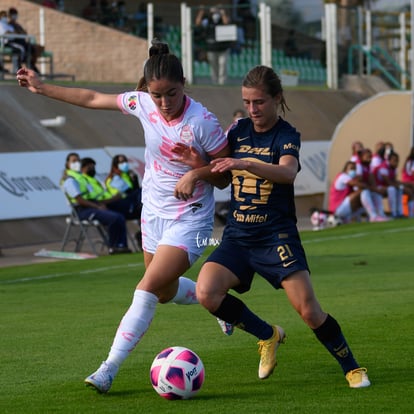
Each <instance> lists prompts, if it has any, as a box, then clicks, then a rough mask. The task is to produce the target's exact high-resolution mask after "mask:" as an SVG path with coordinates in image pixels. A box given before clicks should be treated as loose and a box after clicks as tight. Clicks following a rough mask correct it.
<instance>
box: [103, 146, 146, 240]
mask: <svg viewBox="0 0 414 414" xmlns="http://www.w3.org/2000/svg"><path fill="white" fill-rule="evenodd" d="M105 186H106V188H107V190H108V191H109V192H110V193H111V194H112V195H113V196H115V195H119V194H122V195H123V196H124V197H125V198H126V200H129V201H130V203H129V205H130V208H129V211H128V216H127V217H126V218H127V220H128V219H129V218H130V219H135V220H139V221H141V210H142V200H141V186H140V184H139V180H138V175H137V174H136V173H135V171H133V170H132V169H131V168H130V165H129V163H128V158H127V156H126V155H124V154H117V155H115V156H114V157H113V158H112V163H111V170H110V171H109V174H108V176H107V177H106V179H105ZM135 238H136V240H137V243H138V246H140V247H142V233H141V229H139V230H138V231H137V232H136V233H135Z"/></svg>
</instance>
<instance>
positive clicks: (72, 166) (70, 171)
mask: <svg viewBox="0 0 414 414" xmlns="http://www.w3.org/2000/svg"><path fill="white" fill-rule="evenodd" d="M87 168H88V166H87V165H86V166H84V167H83V171H82V166H81V160H80V157H79V155H78V154H77V153H74V152H72V153H70V154H68V155H67V157H66V163H65V171H64V173H63V177H62V180H61V186H62V189H63V191H64V193H65V194H66V196H67V198H68V200H69V201H70V203H71V204H72V205H73V207H74V208H75V209H76V211H77V213H78V215H79V218H80V219H81V220H91V219H96V220H99V221H100V222H101V223H102V224H103V225H104V226H106V227H107V229H108V236H109V254H118V253H131V250H130V249H129V248H128V244H127V230H126V223H125V217H124V216H123V215H122V214H121V213H118V212H116V211H111V210H109V209H108V208H107V206H106V205H105V204H104V203H103V202H102V201H100V200H98V199H97V195H96V194H95V192H94V189H93V188H92V187H91V185H90V184H89V182H88V180H87V179H86V178H85V174H83V173H86V171H87ZM82 172H83V173H82Z"/></svg>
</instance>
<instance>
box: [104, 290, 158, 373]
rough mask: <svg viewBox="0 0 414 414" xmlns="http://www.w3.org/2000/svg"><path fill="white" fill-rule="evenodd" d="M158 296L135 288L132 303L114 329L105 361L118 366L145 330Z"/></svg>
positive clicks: (148, 324)
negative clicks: (112, 340)
mask: <svg viewBox="0 0 414 414" xmlns="http://www.w3.org/2000/svg"><path fill="white" fill-rule="evenodd" d="M157 303H158V298H157V296H155V295H154V294H153V293H150V292H146V291H144V290H136V291H135V293H134V298H133V300H132V304H131V306H130V307H129V309H128V310H127V312H126V313H125V315H124V317H123V318H122V320H121V323H120V324H119V327H118V330H117V331H116V334H115V338H114V342H113V344H112V347H111V350H110V352H109V355H108V359H107V360H106V361H107V362H111V363H113V364H115V365H117V366H120V365H121V364H122V362H124V361H125V359H126V358H127V356H128V355H129V353H130V352H131V351H132V350H133V349H134V348H135V347H136V345H137V344H138V342H139V341H140V340H141V338H142V337H143V336H144V334H145V332H147V330H148V328H149V326H150V324H151V322H152V319H153V317H154V313H155V307H156V305H157Z"/></svg>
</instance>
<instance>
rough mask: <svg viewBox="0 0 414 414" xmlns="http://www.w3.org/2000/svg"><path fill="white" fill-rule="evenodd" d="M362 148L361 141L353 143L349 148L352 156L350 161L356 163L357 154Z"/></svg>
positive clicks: (357, 159)
mask: <svg viewBox="0 0 414 414" xmlns="http://www.w3.org/2000/svg"><path fill="white" fill-rule="evenodd" d="M363 148H364V144H363V143H362V142H361V141H354V142H353V143H352V146H351V150H352V154H351V158H350V161H353V162H356V163H358V161H359V156H358V153H359V152H360V151H361V150H362V149H363Z"/></svg>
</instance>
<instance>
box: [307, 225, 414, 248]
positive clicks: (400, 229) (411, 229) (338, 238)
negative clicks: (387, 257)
mask: <svg viewBox="0 0 414 414" xmlns="http://www.w3.org/2000/svg"><path fill="white" fill-rule="evenodd" d="M413 230H414V227H413V226H411V227H406V228H398V229H388V230H380V231H376V232H371V231H370V232H365V233H355V234H347V235H344V236H332V237H324V238H320V239H313V240H303V241H302V243H303V244H309V243H322V242H325V241H332V240H334V241H336V240H345V239H355V238H359V237H364V236H368V235H372V234H374V235H375V234H384V233H401V232H403V231H413Z"/></svg>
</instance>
